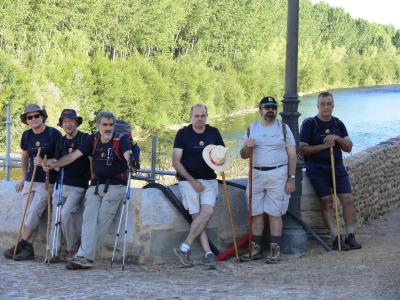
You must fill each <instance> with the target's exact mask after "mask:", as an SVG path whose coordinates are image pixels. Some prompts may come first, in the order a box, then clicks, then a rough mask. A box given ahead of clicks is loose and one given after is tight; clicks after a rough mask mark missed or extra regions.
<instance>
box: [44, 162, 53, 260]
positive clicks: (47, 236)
mask: <svg viewBox="0 0 400 300" xmlns="http://www.w3.org/2000/svg"><path fill="white" fill-rule="evenodd" d="M44 164H45V165H47V154H45V155H44ZM45 174H46V183H45V185H46V191H47V232H46V258H45V262H47V263H48V264H50V227H51V191H50V177H49V176H50V174H49V171H46V172H45Z"/></svg>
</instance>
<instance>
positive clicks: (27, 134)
mask: <svg viewBox="0 0 400 300" xmlns="http://www.w3.org/2000/svg"><path fill="white" fill-rule="evenodd" d="M60 139H61V133H60V132H59V131H58V130H57V129H55V128H53V127H48V126H46V128H45V129H44V130H43V132H41V133H39V134H36V133H34V132H33V130H32V129H28V130H26V131H24V133H23V134H22V137H21V149H22V150H24V151H28V155H29V168H28V173H27V174H26V177H25V180H26V181H31V179H32V174H33V168H34V165H33V159H34V158H35V157H36V154H37V151H38V146H40V148H41V150H40V157H41V158H44V155H45V154H47V158H48V159H50V158H54V157H55V154H56V148H57V145H58V143H59V141H60ZM56 178H57V172H55V171H54V170H50V172H49V181H50V183H51V184H52V183H54V182H55V181H56ZM45 181H46V174H45V172H43V169H42V167H38V168H37V169H36V175H35V182H45Z"/></svg>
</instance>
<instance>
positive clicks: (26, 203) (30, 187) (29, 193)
mask: <svg viewBox="0 0 400 300" xmlns="http://www.w3.org/2000/svg"><path fill="white" fill-rule="evenodd" d="M38 143H39V142H38ZM40 149H41V148H40V144H39V146H38V152H37V154H36V157H40ZM36 170H37V166H34V167H33V173H32V178H31V182H30V185H29V191H28V197H27V198H26V202H25V207H24V214H23V215H22V219H21V224H20V225H19V231H18V234H17V240H16V242H15V247H14V254H13V259H14V258H15V255H16V254H17V248H18V244H19V239H20V237H21V232H22V226H24V222H25V216H26V212H27V210H28V207H29V201H30V198H31V193H32V188H33V182H34V181H35V177H36Z"/></svg>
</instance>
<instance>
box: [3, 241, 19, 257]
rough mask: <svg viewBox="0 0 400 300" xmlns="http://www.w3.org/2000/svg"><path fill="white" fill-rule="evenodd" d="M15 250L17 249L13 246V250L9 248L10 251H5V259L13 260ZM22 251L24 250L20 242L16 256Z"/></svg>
mask: <svg viewBox="0 0 400 300" xmlns="http://www.w3.org/2000/svg"><path fill="white" fill-rule="evenodd" d="M14 249H15V246H12V247H11V248H9V249H7V250H6V251H4V252H3V254H4V257H5V258H8V259H13V256H14ZM21 250H22V247H21V242H19V243H18V246H17V253H16V254H15V255H17V254H18V253H20V252H21Z"/></svg>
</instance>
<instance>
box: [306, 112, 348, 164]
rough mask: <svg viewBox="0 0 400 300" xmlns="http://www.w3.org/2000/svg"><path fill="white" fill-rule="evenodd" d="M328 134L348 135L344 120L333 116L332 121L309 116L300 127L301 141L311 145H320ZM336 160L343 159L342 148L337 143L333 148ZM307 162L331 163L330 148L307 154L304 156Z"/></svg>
mask: <svg viewBox="0 0 400 300" xmlns="http://www.w3.org/2000/svg"><path fill="white" fill-rule="evenodd" d="M327 134H335V135H337V136H340V137H342V138H344V137H347V136H348V133H347V129H346V126H344V124H343V122H342V121H340V120H339V119H337V118H336V119H334V117H332V118H331V120H330V121H328V122H326V121H322V120H320V119H319V118H318V117H317V116H315V117H314V118H308V119H305V120H304V121H303V124H302V125H301V128H300V142H302V143H307V144H308V145H310V146H315V145H320V144H323V143H324V138H325V137H326V136H327ZM333 153H334V157H335V161H337V162H340V161H342V150H341V149H340V147H339V145H338V144H336V145H335V147H334V148H333ZM304 160H305V162H306V163H307V162H314V163H330V161H331V159H330V150H329V148H328V149H324V150H322V151H319V152H317V153H314V154H311V155H307V156H305V157H304Z"/></svg>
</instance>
